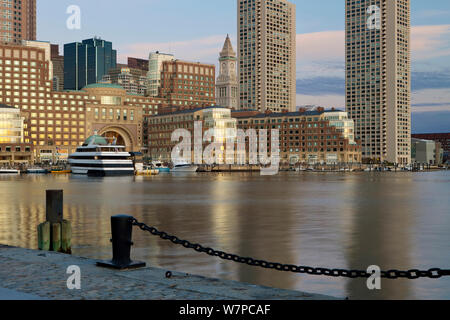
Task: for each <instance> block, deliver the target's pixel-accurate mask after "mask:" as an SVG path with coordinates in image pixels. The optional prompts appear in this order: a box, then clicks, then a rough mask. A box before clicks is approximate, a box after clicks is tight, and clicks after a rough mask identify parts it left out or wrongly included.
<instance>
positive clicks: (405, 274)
mask: <svg viewBox="0 0 450 320" xmlns="http://www.w3.org/2000/svg"><path fill="white" fill-rule="evenodd" d="M131 222H132V223H133V225H134V226H137V227H139V228H140V229H141V230H143V231H148V232H150V233H151V234H152V235H154V236H158V237H160V238H161V239H163V240H168V241H171V242H172V243H174V244H177V245H181V246H183V247H185V248H188V249H194V250H195V251H197V252H201V253H206V254H208V255H210V256H213V257H219V258H221V259H223V260H229V261H234V262H238V263H242V264H247V265H249V266H255V267H262V268H266V269H275V270H278V271H288V272H294V273H305V274H309V275H318V276H329V277H344V278H369V277H370V276H371V275H372V274H369V273H367V272H366V271H361V270H345V269H327V268H312V267H306V266H296V265H292V264H281V263H275V262H268V261H264V260H256V259H253V258H248V257H247V258H246V257H241V256H238V255H235V254H229V253H226V252H223V251H217V250H214V249H212V248H206V247H204V246H202V245H200V244H198V243H195V244H193V243H191V242H189V241H187V240H181V239H179V238H178V237H176V236H173V235H170V234H168V233H166V232H163V231H159V230H158V229H156V228H155V227H150V226H148V225H146V224H145V223H141V222H139V221H138V220H136V219H135V218H132V219H131ZM444 276H450V270H442V269H438V268H433V269H430V270H428V271H422V270H417V269H413V270H408V271H399V270H389V271H381V277H382V278H387V279H399V278H407V279H419V278H431V279H439V278H441V277H444Z"/></svg>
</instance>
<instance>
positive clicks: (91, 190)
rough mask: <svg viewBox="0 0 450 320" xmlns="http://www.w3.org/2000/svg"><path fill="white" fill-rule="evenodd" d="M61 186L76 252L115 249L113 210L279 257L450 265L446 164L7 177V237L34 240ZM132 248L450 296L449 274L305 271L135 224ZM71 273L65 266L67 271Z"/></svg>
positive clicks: (343, 292)
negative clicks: (202, 249) (222, 256)
mask: <svg viewBox="0 0 450 320" xmlns="http://www.w3.org/2000/svg"><path fill="white" fill-rule="evenodd" d="M46 189H63V190H64V215H65V218H67V219H69V220H70V221H71V222H72V225H73V251H74V254H75V255H79V256H86V257H91V258H97V259H108V258H110V257H111V244H110V242H109V239H110V219H109V218H110V216H111V215H116V214H122V213H125V214H130V215H134V216H135V217H136V218H138V219H139V220H141V221H143V222H146V223H148V224H150V225H154V226H156V227H158V228H159V229H161V230H164V231H166V232H168V233H174V234H176V235H177V236H178V237H180V238H183V239H188V240H190V241H193V242H199V243H201V244H204V245H205V246H210V247H213V248H215V249H218V250H222V251H227V252H230V253H236V254H239V255H243V256H251V257H254V258H258V259H265V260H270V261H274V262H280V263H289V264H298V265H310V266H321V267H331V268H346V269H366V268H367V267H368V266H369V265H373V264H375V265H379V266H380V267H381V268H382V269H412V268H420V269H429V268H432V267H440V268H450V252H449V248H450V209H449V208H450V200H449V199H450V172H436V173H397V174H395V173H386V174H380V173H378V174H375V173H361V174H334V173H333V174H315V173H303V174H301V173H298V174H297V173H284V174H280V175H277V176H272V177H262V176H259V175H258V174H215V175H214V174H192V175H189V174H188V175H186V174H180V175H159V176H155V177H136V178H134V177H125V178H104V179H102V178H98V179H96V178H87V177H75V176H51V175H47V176H26V175H25V176H21V177H5V176H2V177H0V243H4V244H9V245H15V246H21V247H28V248H36V247H37V240H36V226H37V224H38V223H40V222H42V221H44V220H45V190H46ZM133 238H134V239H133V240H134V242H135V246H134V247H133V251H132V256H133V258H135V259H137V260H144V261H146V262H147V263H148V264H149V265H152V266H157V267H161V268H164V269H167V270H172V271H174V270H176V271H181V272H188V273H192V274H200V275H204V276H211V277H218V278H223V279H233V280H239V281H244V282H249V283H254V284H260V285H267V286H274V287H279V288H287V289H298V290H303V291H308V292H315V293H322V294H328V295H334V296H339V297H350V298H354V299H362V298H369V299H371V298H384V299H450V278H446V279H439V280H428V279H421V280H414V281H412V280H383V282H382V290H380V291H377V292H370V291H368V289H367V287H366V285H365V281H364V280H345V279H334V278H328V277H317V276H304V275H296V274H290V273H286V272H278V271H273V270H264V269H260V268H255V267H249V266H246V265H240V264H237V263H234V262H229V261H221V260H218V259H216V258H213V257H209V256H207V255H204V254H198V253H196V252H195V251H192V250H187V249H184V248H182V247H181V248H179V247H176V246H174V245H173V244H171V243H170V242H164V241H162V240H158V239H157V238H155V237H153V236H150V235H149V234H146V233H144V232H142V231H140V230H137V229H135V230H134V235H133ZM62 272H64V271H62Z"/></svg>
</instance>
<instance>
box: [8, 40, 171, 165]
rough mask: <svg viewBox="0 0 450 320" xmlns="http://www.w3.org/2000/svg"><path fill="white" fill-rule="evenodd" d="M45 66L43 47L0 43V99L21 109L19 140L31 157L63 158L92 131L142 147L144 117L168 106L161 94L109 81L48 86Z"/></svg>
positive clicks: (128, 146)
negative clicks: (131, 90) (132, 91)
mask: <svg viewBox="0 0 450 320" xmlns="http://www.w3.org/2000/svg"><path fill="white" fill-rule="evenodd" d="M49 65H50V61H49V60H48V59H46V56H45V50H44V49H42V48H37V47H27V46H17V45H0V69H1V70H2V73H1V74H0V104H6V105H9V106H12V107H14V108H18V109H19V110H20V113H21V116H22V117H23V118H24V130H23V143H24V145H29V146H31V147H32V149H33V152H34V158H35V160H36V161H41V158H45V159H51V160H53V161H56V160H64V159H65V158H66V157H67V155H68V154H69V153H71V152H72V151H73V150H74V149H75V148H76V147H77V146H79V145H80V144H82V143H83V142H84V140H85V139H86V137H88V136H90V135H92V133H93V130H97V131H99V132H100V133H101V134H105V135H110V136H111V135H117V136H120V138H121V139H122V141H123V142H124V143H125V144H126V147H127V148H128V149H129V150H133V151H144V152H145V150H146V141H147V137H146V134H145V132H146V130H147V129H146V119H147V118H148V117H150V116H154V115H156V114H158V110H159V108H160V107H165V106H167V104H166V101H165V100H164V99H160V98H155V97H141V96H135V95H128V94H127V93H126V92H125V90H124V89H123V88H122V87H120V86H117V85H113V84H93V85H90V86H87V87H85V88H83V90H80V91H66V92H58V91H53V90H52V89H53V83H52V80H51V78H50V76H49ZM111 115H112V117H111ZM41 156H42V157H41ZM58 158H59V159H58Z"/></svg>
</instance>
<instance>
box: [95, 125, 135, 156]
mask: <svg viewBox="0 0 450 320" xmlns="http://www.w3.org/2000/svg"><path fill="white" fill-rule="evenodd" d="M99 135H101V136H103V137H105V138H106V140H107V141H108V142H109V143H111V144H113V143H114V142H115V144H116V145H119V146H125V147H126V150H127V151H135V150H134V149H135V147H136V146H135V143H134V140H133V137H132V135H131V134H130V133H129V132H128V130H126V129H125V128H120V127H105V128H103V129H102V130H100V132H99Z"/></svg>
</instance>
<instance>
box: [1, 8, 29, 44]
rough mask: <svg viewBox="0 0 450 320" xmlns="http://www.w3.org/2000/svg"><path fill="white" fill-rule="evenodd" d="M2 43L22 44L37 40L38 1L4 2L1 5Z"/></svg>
mask: <svg viewBox="0 0 450 320" xmlns="http://www.w3.org/2000/svg"><path fill="white" fill-rule="evenodd" d="M0 25H1V26H2V29H1V30H0V42H3V43H14V44H20V43H21V42H22V40H36V0H22V1H15V0H14V1H13V0H4V1H3V2H1V3H0Z"/></svg>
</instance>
